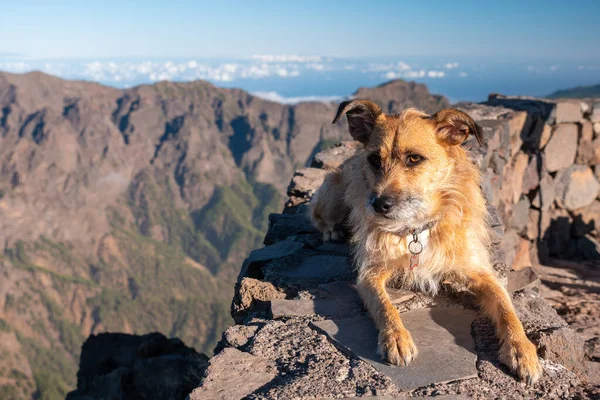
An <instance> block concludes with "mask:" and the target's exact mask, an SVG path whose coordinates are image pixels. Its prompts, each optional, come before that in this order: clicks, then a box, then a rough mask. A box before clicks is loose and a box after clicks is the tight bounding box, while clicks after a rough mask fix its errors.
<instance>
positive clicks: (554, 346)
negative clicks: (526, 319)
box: [532, 327, 586, 374]
mask: <svg viewBox="0 0 600 400" xmlns="http://www.w3.org/2000/svg"><path fill="white" fill-rule="evenodd" d="M532 341H533V342H534V343H535V344H536V345H537V348H538V352H539V355H540V356H541V357H543V358H545V359H547V360H550V361H554V362H556V363H558V364H561V365H564V366H565V367H566V368H567V369H568V370H570V371H573V372H575V373H577V374H581V373H583V372H584V371H585V370H586V365H585V363H584V361H585V352H584V344H585V341H584V340H583V338H582V337H581V336H580V335H579V334H578V333H577V332H575V331H574V330H573V329H571V328H567V327H563V328H558V329H549V330H546V331H540V332H538V333H536V334H535V335H533V337H532Z"/></svg>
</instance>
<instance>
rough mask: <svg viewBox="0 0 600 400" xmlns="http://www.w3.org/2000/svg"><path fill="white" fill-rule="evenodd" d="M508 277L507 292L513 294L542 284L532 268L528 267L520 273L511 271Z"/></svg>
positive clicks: (519, 271)
mask: <svg viewBox="0 0 600 400" xmlns="http://www.w3.org/2000/svg"><path fill="white" fill-rule="evenodd" d="M506 277H507V278H508V284H507V285H506V290H508V291H509V292H511V293H512V292H516V291H519V290H523V289H525V288H531V287H533V286H538V285H539V284H540V278H538V276H537V274H536V273H535V271H534V270H533V268H531V267H526V268H523V269H521V270H518V271H509V272H508V273H507V274H506Z"/></svg>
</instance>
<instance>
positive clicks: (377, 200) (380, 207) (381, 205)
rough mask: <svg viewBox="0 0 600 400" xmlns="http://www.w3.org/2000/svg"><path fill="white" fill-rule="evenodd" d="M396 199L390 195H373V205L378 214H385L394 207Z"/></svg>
mask: <svg viewBox="0 0 600 400" xmlns="http://www.w3.org/2000/svg"><path fill="white" fill-rule="evenodd" d="M395 203H396V202H395V201H394V199H393V198H391V197H390V196H373V197H371V206H372V207H373V210H374V211H375V212H376V213H377V214H381V215H385V214H387V213H389V212H390V210H391V209H392V208H393V207H394V205H395Z"/></svg>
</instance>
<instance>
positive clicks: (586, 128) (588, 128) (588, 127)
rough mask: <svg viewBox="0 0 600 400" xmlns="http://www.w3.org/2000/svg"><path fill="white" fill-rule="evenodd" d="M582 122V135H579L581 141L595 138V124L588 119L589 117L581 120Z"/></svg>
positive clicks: (589, 140)
mask: <svg viewBox="0 0 600 400" xmlns="http://www.w3.org/2000/svg"><path fill="white" fill-rule="evenodd" d="M580 124H581V135H580V137H579V141H580V142H581V141H582V140H585V141H588V142H591V141H592V140H594V127H593V124H592V123H591V122H590V121H588V120H587V119H584V120H583V121H581V122H580Z"/></svg>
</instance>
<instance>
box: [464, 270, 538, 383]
mask: <svg viewBox="0 0 600 400" xmlns="http://www.w3.org/2000/svg"><path fill="white" fill-rule="evenodd" d="M469 278H470V288H471V290H472V291H473V292H474V293H475V295H476V296H477V298H478V300H479V304H480V306H481V309H482V310H483V312H484V313H485V314H486V315H487V316H488V317H489V318H490V319H491V320H492V321H493V323H494V324H495V325H496V334H497V335H498V338H499V339H500V342H501V347H500V361H502V362H503V363H504V364H505V365H507V366H508V367H509V368H510V369H511V370H512V371H513V372H515V373H516V374H517V375H518V376H519V377H520V378H521V379H522V380H524V381H526V382H527V383H528V384H533V383H534V382H535V381H537V380H538V378H539V377H540V376H541V374H542V368H541V366H540V363H539V360H538V356H537V351H536V348H535V346H534V345H533V343H531V342H530V341H529V339H528V338H527V336H526V335H525V331H524V330H523V325H522V324H521V321H519V318H518V317H517V315H516V313H515V310H514V308H513V305H512V301H511V299H510V296H509V294H508V291H507V290H506V289H505V288H504V287H502V285H500V282H498V280H497V279H496V277H495V276H494V275H493V274H491V273H489V272H479V273H473V274H471V276H469Z"/></svg>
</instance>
